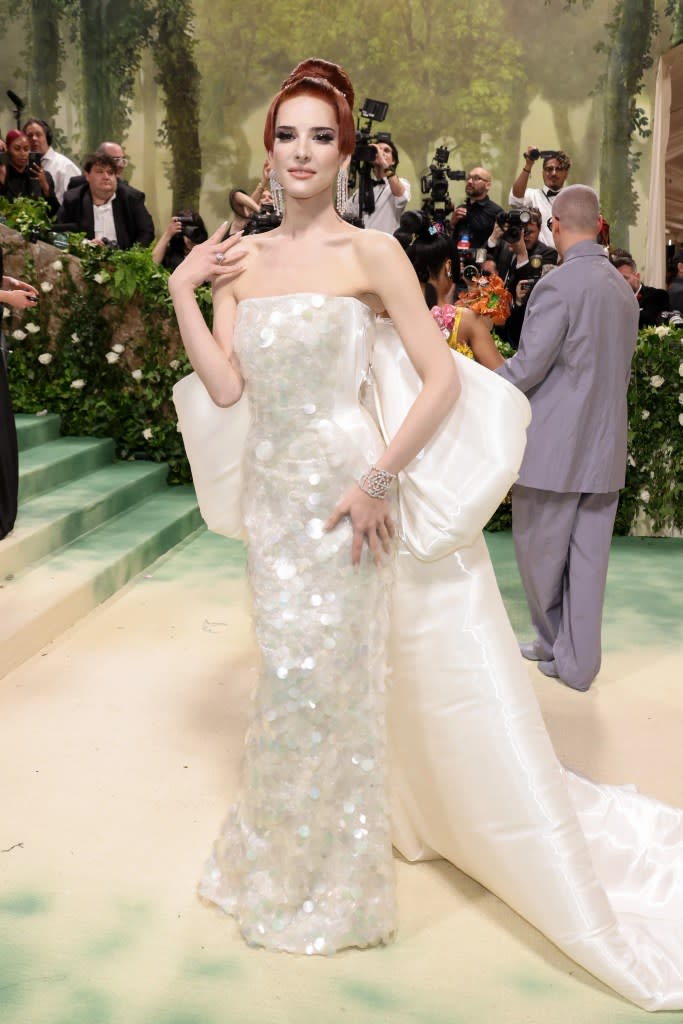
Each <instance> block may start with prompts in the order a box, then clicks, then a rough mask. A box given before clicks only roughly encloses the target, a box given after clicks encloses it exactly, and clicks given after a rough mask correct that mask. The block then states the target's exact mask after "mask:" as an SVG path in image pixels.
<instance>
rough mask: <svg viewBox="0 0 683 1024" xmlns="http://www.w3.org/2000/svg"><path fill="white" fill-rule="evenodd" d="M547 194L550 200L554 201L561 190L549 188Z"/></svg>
mask: <svg viewBox="0 0 683 1024" xmlns="http://www.w3.org/2000/svg"><path fill="white" fill-rule="evenodd" d="M545 194H546V195H547V197H548V199H554V198H555V196H559V194H560V189H559V188H549V189H546V193H545Z"/></svg>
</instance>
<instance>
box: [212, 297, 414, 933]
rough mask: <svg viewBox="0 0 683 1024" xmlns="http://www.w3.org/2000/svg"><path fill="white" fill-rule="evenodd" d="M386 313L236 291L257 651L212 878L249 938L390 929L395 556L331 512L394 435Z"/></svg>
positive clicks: (352, 303)
mask: <svg viewBox="0 0 683 1024" xmlns="http://www.w3.org/2000/svg"><path fill="white" fill-rule="evenodd" d="M373 320H374V317H373V315H372V313H371V311H370V310H369V309H368V307H367V306H365V305H364V304H363V303H361V302H358V301H356V300H354V299H351V298H343V297H342V298H327V299H323V297H322V296H293V297H285V298H277V299H252V300H247V301H245V302H242V303H240V305H239V319H238V323H237V326H236V331H235V340H234V344H235V349H236V351H237V353H238V355H239V359H240V364H241V367H242V372H243V374H244V378H245V382H246V388H247V389H248V394H249V406H250V411H251V429H250V432H249V436H248V440H247V447H246V452H245V463H244V472H245V491H244V516H245V525H246V529H247V534H248V551H249V561H248V572H249V580H250V584H251V588H252V591H253V600H254V621H255V627H256V634H257V639H258V643H259V646H260V649H261V668H260V681H259V686H258V692H257V694H256V697H255V704H254V708H253V712H252V719H251V725H250V728H249V734H248V738H247V743H246V754H245V765H244V776H243V788H242V793H241V796H240V799H239V802H238V804H237V805H236V807H235V808H234V809H233V811H232V812H231V815H230V820H229V821H228V823H227V825H226V827H225V830H224V833H223V835H222V837H221V838H220V840H219V842H218V843H217V846H216V850H215V853H214V857H213V860H212V862H211V863H210V864H209V866H208V868H207V872H206V874H205V877H204V879H203V881H202V885H201V889H200V891H201V893H202V895H204V896H205V897H208V898H209V899H211V900H213V901H215V902H216V903H218V904H220V906H222V907H223V908H224V909H225V910H227V911H229V912H230V913H233V914H234V915H235V916H236V917H237V919H238V920H239V922H240V926H241V928H242V931H243V934H244V936H245V938H246V939H247V941H249V942H251V943H254V944H258V945H263V946H274V947H276V948H278V949H285V950H290V951H293V952H306V953H330V952H334V951H335V950H337V949H340V948H343V947H345V946H351V945H356V946H366V945H369V944H374V943H380V942H383V941H386V940H387V939H388V938H389V937H390V936H391V933H392V932H393V930H394V878H393V867H392V851H391V836H390V824H389V810H388V804H387V788H386V778H385V776H386V770H387V758H386V739H385V732H386V730H385V708H384V668H385V663H386V654H385V645H386V634H387V626H388V595H389V583H390V579H391V568H390V567H387V568H386V569H384V570H382V571H380V572H378V571H377V569H376V568H375V567H374V566H373V564H372V562H371V561H370V559H369V558H368V557H367V554H366V555H364V557H363V559H362V562H361V565H360V567H359V569H354V568H353V567H352V565H351V560H350V544H351V528H350V524H349V522H348V520H346V519H345V520H343V521H342V523H341V524H340V525H339V526H338V527H337V529H335V530H334V531H333V532H332V533H329V534H326V533H324V532H323V523H324V520H325V519H326V518H327V516H328V515H329V514H330V512H331V511H332V510H333V509H334V506H335V504H336V502H337V501H338V500H339V498H340V496H341V494H342V493H343V491H344V489H345V488H346V487H348V486H350V484H351V483H352V482H353V480H355V479H357V478H358V476H359V474H360V473H361V472H362V471H363V470H364V469H365V468H366V467H367V465H368V462H369V461H372V459H373V457H374V456H375V455H376V454H377V452H378V451H380V450H381V447H382V444H381V440H380V438H379V435H378V433H377V430H376V428H375V426H374V424H373V422H372V420H371V419H370V417H369V416H368V414H367V413H366V412H365V411H364V410H363V409H361V408H360V406H359V404H358V391H359V387H360V385H361V381H362V377H363V374H364V372H365V369H366V368H367V365H368V361H369V347H368V346H369V341H370V336H371V332H370V328H371V326H372V322H373Z"/></svg>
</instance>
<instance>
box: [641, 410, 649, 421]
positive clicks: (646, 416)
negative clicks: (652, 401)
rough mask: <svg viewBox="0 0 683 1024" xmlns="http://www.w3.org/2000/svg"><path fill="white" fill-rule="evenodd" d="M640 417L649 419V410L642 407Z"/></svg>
mask: <svg viewBox="0 0 683 1024" xmlns="http://www.w3.org/2000/svg"><path fill="white" fill-rule="evenodd" d="M640 418H641V420H649V418H650V413H649V411H648V410H647V409H643V411H642V412H641V414H640Z"/></svg>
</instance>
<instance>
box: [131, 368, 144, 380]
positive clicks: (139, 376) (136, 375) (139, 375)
mask: <svg viewBox="0 0 683 1024" xmlns="http://www.w3.org/2000/svg"><path fill="white" fill-rule="evenodd" d="M131 377H132V378H133V380H142V370H133V372H132V373H131Z"/></svg>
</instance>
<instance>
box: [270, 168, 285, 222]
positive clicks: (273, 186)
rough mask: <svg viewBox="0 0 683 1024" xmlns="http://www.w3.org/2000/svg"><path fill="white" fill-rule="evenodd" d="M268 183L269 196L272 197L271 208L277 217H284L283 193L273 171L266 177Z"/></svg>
mask: <svg viewBox="0 0 683 1024" xmlns="http://www.w3.org/2000/svg"><path fill="white" fill-rule="evenodd" d="M268 178H269V181H270V194H271V196H272V197H273V206H274V207H275V212H276V214H277V215H278V217H284V215H285V191H284V189H283V187H282V185H281V184H280V179H279V178H278V176H277V174H276V173H275V171H271V172H270V174H269V175H268Z"/></svg>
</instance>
